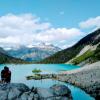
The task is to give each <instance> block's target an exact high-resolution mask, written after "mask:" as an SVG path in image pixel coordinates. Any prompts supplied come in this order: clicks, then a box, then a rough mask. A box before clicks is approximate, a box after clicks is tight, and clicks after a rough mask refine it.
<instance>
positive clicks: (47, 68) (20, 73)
mask: <svg viewBox="0 0 100 100" xmlns="http://www.w3.org/2000/svg"><path fill="white" fill-rule="evenodd" d="M4 66H5V65H0V71H1V70H2V69H3V67H4ZM7 66H8V67H9V69H10V70H11V72H12V78H11V82H12V83H25V84H26V85H28V86H29V87H30V88H31V87H33V86H35V87H44V88H49V87H50V86H52V85H54V84H64V85H66V86H68V87H69V88H70V90H71V93H72V96H73V100H94V98H92V97H90V96H89V95H88V94H87V93H86V92H84V91H83V90H81V89H80V88H78V87H75V86H73V85H71V84H68V83H63V82H59V81H56V80H52V79H44V80H26V76H28V75H32V74H33V73H32V70H33V69H34V68H37V69H41V70H42V73H59V72H60V71H65V70H74V69H76V68H80V67H79V66H73V65H66V64H25V65H24V64H22V65H14V64H8V65H7Z"/></svg>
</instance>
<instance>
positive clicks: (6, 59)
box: [0, 48, 26, 64]
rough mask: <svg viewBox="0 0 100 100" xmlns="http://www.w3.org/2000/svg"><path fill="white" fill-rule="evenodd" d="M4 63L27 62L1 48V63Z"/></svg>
mask: <svg viewBox="0 0 100 100" xmlns="http://www.w3.org/2000/svg"><path fill="white" fill-rule="evenodd" d="M4 63H26V62H25V61H23V60H21V59H17V58H14V57H11V56H8V55H7V54H6V51H4V50H3V49H2V48H0V64H4Z"/></svg>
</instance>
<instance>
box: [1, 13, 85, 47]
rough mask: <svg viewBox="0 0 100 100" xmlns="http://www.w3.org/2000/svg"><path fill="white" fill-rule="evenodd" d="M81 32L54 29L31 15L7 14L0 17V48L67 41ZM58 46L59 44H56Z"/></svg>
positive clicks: (78, 30)
mask: <svg viewBox="0 0 100 100" xmlns="http://www.w3.org/2000/svg"><path fill="white" fill-rule="evenodd" d="M81 34H83V32H81V31H80V29H77V28H69V29H68V28H66V27H64V28H54V27H52V24H51V23H49V22H42V21H41V19H40V18H39V17H37V16H34V15H32V14H20V15H14V14H7V15H5V16H1V17H0V46H1V45H3V46H7V48H9V46H12V45H15V44H16V45H31V44H34V43H36V42H49V43H55V42H56V41H57V42H60V41H62V40H67V41H69V40H70V39H74V38H75V37H78V36H80V35H81ZM58 44H59V43H58Z"/></svg>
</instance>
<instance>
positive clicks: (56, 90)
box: [50, 84, 72, 100]
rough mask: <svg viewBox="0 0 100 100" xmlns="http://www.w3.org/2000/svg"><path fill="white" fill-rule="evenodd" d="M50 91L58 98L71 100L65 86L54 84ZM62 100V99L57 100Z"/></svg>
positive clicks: (68, 90) (69, 92)
mask: <svg viewBox="0 0 100 100" xmlns="http://www.w3.org/2000/svg"><path fill="white" fill-rule="evenodd" d="M50 89H51V90H52V91H53V94H54V95H56V96H58V97H59V98H63V99H64V98H66V99H67V98H69V99H72V95H71V91H70V89H69V88H68V87H67V86H65V85H60V84H55V85H53V86H52V87H50ZM57 100H62V99H57Z"/></svg>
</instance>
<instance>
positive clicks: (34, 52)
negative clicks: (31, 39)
mask: <svg viewBox="0 0 100 100" xmlns="http://www.w3.org/2000/svg"><path fill="white" fill-rule="evenodd" d="M60 50H61V49H60V48H58V47H56V46H54V45H52V44H45V43H40V44H38V45H29V46H27V47H26V46H19V47H17V48H11V49H10V50H7V53H8V54H9V55H11V56H13V57H17V58H21V59H24V60H26V61H40V60H42V59H44V58H46V57H49V56H51V55H53V54H54V53H56V52H58V51H60Z"/></svg>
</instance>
